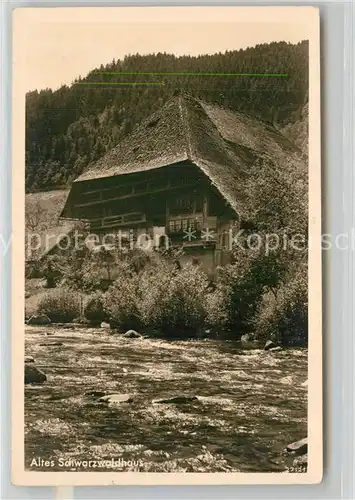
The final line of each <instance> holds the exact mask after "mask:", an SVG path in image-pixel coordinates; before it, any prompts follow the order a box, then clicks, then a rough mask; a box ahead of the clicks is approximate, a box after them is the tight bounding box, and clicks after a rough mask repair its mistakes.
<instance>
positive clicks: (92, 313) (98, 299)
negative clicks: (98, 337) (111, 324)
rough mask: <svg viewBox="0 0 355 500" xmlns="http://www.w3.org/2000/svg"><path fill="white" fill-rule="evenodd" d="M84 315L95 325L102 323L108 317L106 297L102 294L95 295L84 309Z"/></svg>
mask: <svg viewBox="0 0 355 500" xmlns="http://www.w3.org/2000/svg"><path fill="white" fill-rule="evenodd" d="M84 316H85V318H86V319H88V320H89V321H90V323H91V324H93V325H100V324H101V323H102V322H103V321H105V320H106V319H107V314H106V312H105V308H104V298H103V296H102V295H101V294H97V295H94V296H93V297H91V298H90V299H89V301H88V303H87V304H86V306H85V309H84Z"/></svg>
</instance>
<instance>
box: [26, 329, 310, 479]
mask: <svg viewBox="0 0 355 500" xmlns="http://www.w3.org/2000/svg"><path fill="white" fill-rule="evenodd" d="M25 338H26V354H27V355H30V356H33V357H34V358H35V361H36V365H37V366H38V368H40V369H41V370H43V371H44V372H45V373H46V375H47V382H45V383H44V384H43V385H26V386H25V426H26V433H25V454H26V468H27V470H41V471H42V470H48V467H50V470H51V471H74V470H80V471H85V470H87V468H88V467H90V468H91V470H90V471H91V472H95V471H106V472H107V470H108V467H111V469H110V470H139V471H144V472H284V471H285V470H286V468H287V466H290V465H291V464H292V460H291V459H290V457H289V456H288V455H287V454H286V453H285V452H284V449H285V446H286V445H287V444H289V443H291V442H293V441H296V440H298V439H301V438H303V437H305V436H306V435H307V387H306V385H305V381H306V379H307V350H306V349H286V350H283V351H280V352H269V351H263V350H261V349H245V348H243V346H242V345H238V344H235V343H232V342H226V341H223V342H222V341H214V340H201V341H164V340H157V339H125V338H122V336H120V335H112V334H110V331H109V330H105V329H88V328H85V329H84V328H69V329H68V328H57V327H55V326H50V327H34V326H32V327H30V326H26V337H25ZM105 394H124V395H129V397H130V399H131V401H128V402H121V403H119V404H112V405H111V404H107V403H103V402H101V401H100V397H102V396H104V395H105ZM174 396H187V397H188V398H187V399H186V401H182V402H178V403H176V402H175V403H171V402H165V403H159V402H158V403H157V402H156V401H155V400H160V399H164V400H167V399H169V398H171V397H174ZM192 396H196V398H195V399H194V398H192ZM123 399H124V398H123ZM41 460H43V462H41ZM112 460H114V461H116V463H111V465H110V464H109V463H104V462H103V461H112ZM44 461H48V463H47V465H46V464H45V463H44ZM119 461H121V462H120V463H119ZM89 462H91V463H89ZM48 464H49V465H48ZM122 464H123V465H122Z"/></svg>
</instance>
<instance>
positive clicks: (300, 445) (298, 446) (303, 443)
mask: <svg viewBox="0 0 355 500" xmlns="http://www.w3.org/2000/svg"><path fill="white" fill-rule="evenodd" d="M286 450H287V451H288V452H289V453H292V454H295V455H304V454H305V453H307V451H308V441H307V438H304V439H300V440H299V441H295V442H294V443H291V444H289V445H288V446H286Z"/></svg>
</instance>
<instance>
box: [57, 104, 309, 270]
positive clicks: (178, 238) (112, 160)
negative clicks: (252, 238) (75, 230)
mask: <svg viewBox="0 0 355 500" xmlns="http://www.w3.org/2000/svg"><path fill="white" fill-rule="evenodd" d="M265 148H267V151H269V153H270V154H271V155H273V156H276V157H277V158H276V159H277V160H278V161H279V160H280V157H281V159H282V160H283V161H286V160H287V156H288V155H289V154H292V155H296V157H297V159H298V160H299V161H302V160H301V158H298V156H299V152H297V150H296V148H294V147H293V146H292V145H291V143H289V142H288V141H287V139H286V138H284V137H283V136H281V134H279V133H278V132H277V131H276V130H275V129H271V127H270V126H266V125H264V124H261V123H260V122H257V121H256V120H254V119H252V118H250V117H247V116H245V115H242V114H237V113H234V112H232V111H230V110H224V109H222V108H219V107H218V106H214V105H210V104H206V103H204V102H202V101H200V100H198V99H195V98H193V97H191V96H186V95H179V96H174V97H173V98H172V99H171V100H170V101H168V102H167V103H166V104H165V105H164V106H163V107H162V108H161V109H160V110H158V111H157V112H156V113H154V114H153V115H152V116H151V117H150V118H148V119H147V120H145V121H144V122H143V123H142V124H141V125H140V126H139V127H137V128H136V129H135V130H134V131H133V132H132V133H131V134H130V135H129V136H127V137H126V138H125V139H124V140H123V141H122V142H121V143H120V144H119V145H117V146H116V147H115V148H114V149H113V150H112V151H109V152H108V153H107V154H106V155H105V156H104V157H103V158H102V159H101V160H99V161H98V162H97V163H96V164H95V165H93V166H92V167H91V168H89V170H87V171H86V172H85V173H84V174H82V175H81V176H80V177H79V178H78V179H77V180H76V181H75V182H74V183H73V186H72V189H71V191H70V194H69V197H68V199H67V202H66V204H65V207H64V209H63V211H62V214H61V216H62V217H63V218H67V219H76V220H78V219H79V220H85V221H87V222H88V223H89V224H90V229H91V232H92V233H94V234H96V235H99V236H100V238H102V239H104V237H105V235H107V234H109V235H117V237H118V238H119V240H120V243H121V242H127V241H128V242H129V241H130V240H132V239H133V240H134V241H135V242H136V243H138V244H139V245H140V247H141V248H147V249H151V246H152V245H153V246H154V247H157V246H163V247H164V246H165V248H167V247H169V248H171V247H180V248H181V249H182V252H181V256H180V259H181V261H182V262H183V261H187V260H192V259H194V260H195V261H198V262H200V263H201V265H202V266H203V267H204V268H205V270H206V271H207V273H208V274H210V275H213V274H214V272H215V269H216V267H217V266H219V265H224V264H226V263H227V262H229V257H230V250H231V240H230V235H231V230H232V228H234V229H236V228H238V225H239V223H240V219H241V214H242V207H243V197H244V195H243V180H244V179H245V176H246V175H247V170H248V165H250V163H251V162H254V161H256V159H257V158H259V157H260V156H261V155H262V154H264V151H265Z"/></svg>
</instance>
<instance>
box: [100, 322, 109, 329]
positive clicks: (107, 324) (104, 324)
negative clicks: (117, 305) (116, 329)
mask: <svg viewBox="0 0 355 500" xmlns="http://www.w3.org/2000/svg"><path fill="white" fill-rule="evenodd" d="M100 327H101V328H111V327H110V324H109V323H105V321H103V322H102V323H101V325H100Z"/></svg>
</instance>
